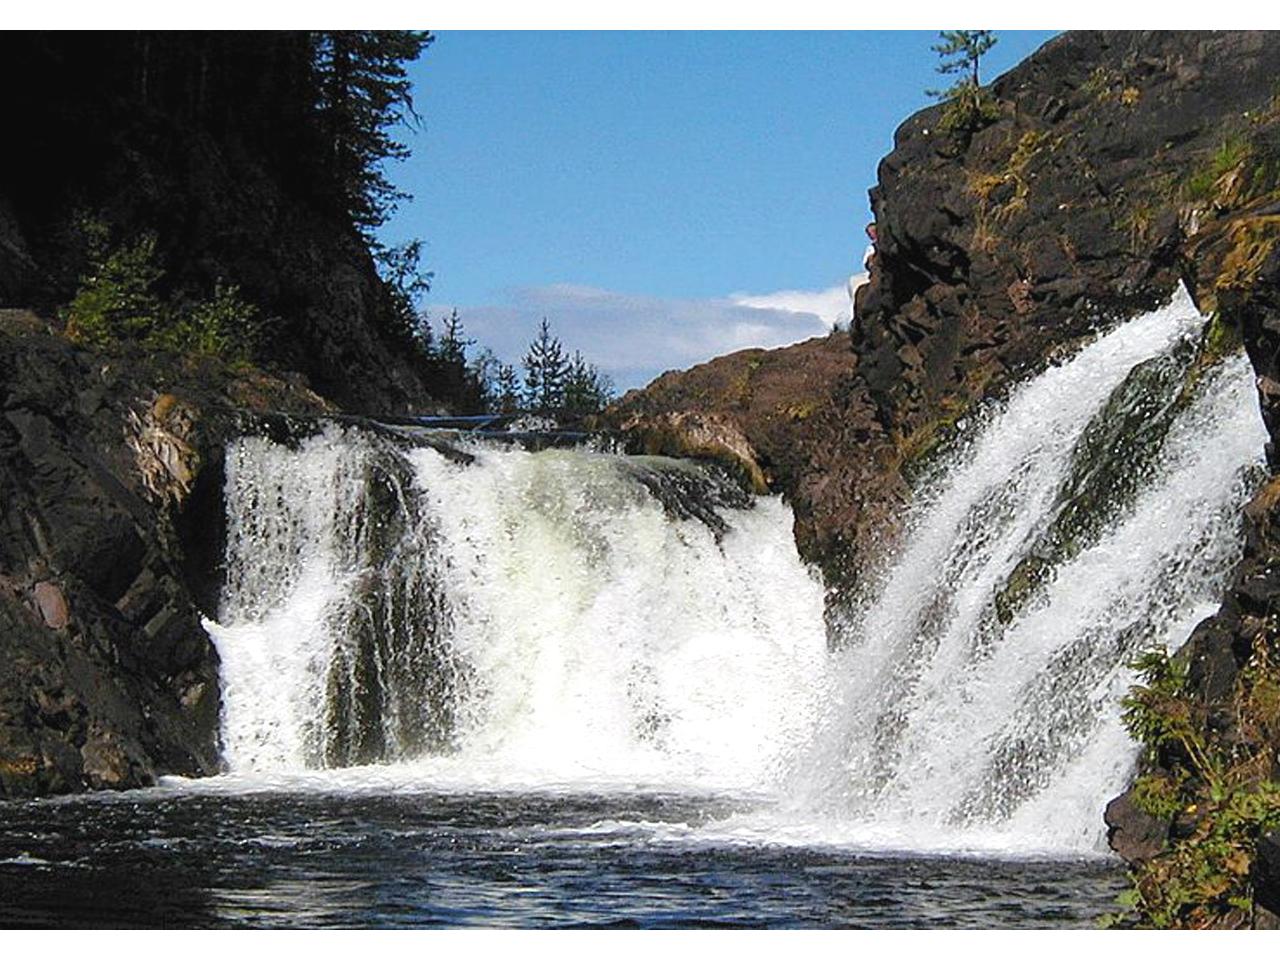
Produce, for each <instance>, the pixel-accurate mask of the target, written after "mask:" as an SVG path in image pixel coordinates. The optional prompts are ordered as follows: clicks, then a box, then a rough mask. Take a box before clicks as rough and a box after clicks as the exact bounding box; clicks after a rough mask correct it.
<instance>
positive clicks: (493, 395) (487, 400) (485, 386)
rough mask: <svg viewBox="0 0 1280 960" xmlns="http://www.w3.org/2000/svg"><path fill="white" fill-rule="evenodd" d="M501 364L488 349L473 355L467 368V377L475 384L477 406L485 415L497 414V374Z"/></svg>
mask: <svg viewBox="0 0 1280 960" xmlns="http://www.w3.org/2000/svg"><path fill="white" fill-rule="evenodd" d="M501 367H502V363H501V362H500V361H499V360H498V357H497V355H496V354H494V352H493V351H492V350H490V349H489V348H488V347H484V348H482V349H481V350H480V352H479V353H477V354H476V355H475V359H473V360H472V361H471V363H470V364H469V365H468V367H467V375H468V377H469V379H470V380H471V382H472V383H474V384H475V387H474V389H475V393H476V398H477V406H478V407H479V409H481V410H483V411H484V412H485V413H498V412H499V411H498V391H499V386H498V372H499V370H500V369H501Z"/></svg>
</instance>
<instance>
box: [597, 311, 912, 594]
mask: <svg viewBox="0 0 1280 960" xmlns="http://www.w3.org/2000/svg"><path fill="white" fill-rule="evenodd" d="M854 365H855V357H854V355H853V353H852V352H851V351H850V350H849V338H848V335H847V334H844V333H834V334H832V335H830V336H828V337H819V338H815V339H813V340H807V341H805V342H804V343H799V344H796V345H795V346H791V347H785V348H783V349H779V350H742V351H739V352H738V353H734V354H730V355H729V356H725V357H719V358H717V359H715V360H712V361H711V362H709V363H705V364H701V365H700V366H697V367H694V368H692V369H690V370H687V371H683V372H673V373H667V374H664V375H663V376H661V377H659V378H658V379H657V380H655V381H654V382H653V383H651V384H650V385H649V386H648V387H646V388H645V389H644V390H633V391H631V392H629V393H628V394H627V395H626V396H624V397H623V398H622V399H621V400H620V401H619V402H618V403H616V404H614V406H613V407H611V408H610V409H609V411H607V414H606V417H605V419H606V421H607V422H608V423H609V424H610V425H611V426H614V427H616V428H618V429H621V430H623V431H625V432H626V434H627V435H628V436H629V437H630V440H631V443H632V445H633V446H634V448H635V449H636V450H637V451H638V452H646V453H658V454H664V455H667V456H676V457H703V458H707V459H711V460H715V461H717V462H719V463H721V464H722V465H723V466H725V467H726V468H727V469H728V470H729V472H730V473H731V474H732V475H733V476H735V477H737V478H738V479H739V480H741V481H742V482H743V484H744V486H746V487H748V488H750V489H754V490H756V491H757V492H760V491H761V489H762V487H763V488H764V489H768V490H773V491H785V492H786V493H787V494H788V495H789V496H790V498H791V500H792V503H793V505H794V508H795V517H796V520H795V523H796V540H797V542H798V543H799V545H800V548H801V550H802V553H803V555H804V556H806V557H807V558H808V559H810V560H813V561H817V562H819V563H824V564H827V565H829V566H828V567H827V572H828V574H829V579H831V580H832V581H833V582H834V581H836V580H839V579H840V577H841V576H842V574H843V573H844V570H843V568H842V567H841V563H842V561H843V560H844V558H847V557H848V556H850V555H851V552H852V551H851V549H850V544H849V543H848V542H847V541H846V540H845V537H846V536H847V534H848V531H850V530H851V529H854V528H855V527H856V525H857V524H858V523H859V521H860V520H862V519H863V518H865V517H866V516H868V515H869V514H876V515H880V516H883V515H884V514H886V513H888V512H891V511H892V510H894V509H896V507H897V505H898V504H899V503H900V499H898V497H900V496H901V495H902V494H903V493H905V490H901V489H899V490H897V491H895V493H896V494H897V496H885V495H884V494H885V490H886V484H885V481H884V477H885V465H884V464H883V463H878V462H876V461H875V460H868V459H864V458H862V457H859V456H850V452H851V451H855V450H866V449H868V448H869V447H870V446H871V442H872V440H873V439H879V438H882V437H883V428H882V427H881V425H880V424H879V423H878V421H876V419H875V417H874V410H873V408H872V406H871V404H870V403H869V402H868V400H867V397H866V394H865V392H861V391H858V390H855V389H852V386H851V381H852V376H853V369H854Z"/></svg>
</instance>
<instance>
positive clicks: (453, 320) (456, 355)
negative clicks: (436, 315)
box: [436, 308, 475, 367]
mask: <svg viewBox="0 0 1280 960" xmlns="http://www.w3.org/2000/svg"><path fill="white" fill-rule="evenodd" d="M474 343H475V341H474V340H468V339H467V338H466V337H465V336H463V334H462V318H461V317H459V316H458V311H457V308H454V309H453V310H452V311H451V312H450V314H449V316H447V317H445V318H444V325H443V327H442V328H441V331H440V345H439V347H438V348H437V350H436V355H437V356H438V357H439V359H440V360H441V361H443V362H444V363H452V364H457V365H459V366H462V367H465V366H466V364H467V347H469V346H471V345H472V344H474Z"/></svg>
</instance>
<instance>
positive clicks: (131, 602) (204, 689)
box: [0, 311, 326, 797]
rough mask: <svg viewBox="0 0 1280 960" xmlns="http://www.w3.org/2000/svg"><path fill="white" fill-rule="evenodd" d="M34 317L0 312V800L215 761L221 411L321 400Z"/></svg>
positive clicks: (229, 415)
mask: <svg viewBox="0 0 1280 960" xmlns="http://www.w3.org/2000/svg"><path fill="white" fill-rule="evenodd" d="M42 328H43V325H42V324H41V322H40V321H38V320H37V319H36V318H35V317H33V316H31V315H29V314H22V313H19V312H16V311H0V797H4V796H31V795H37V794H46V793H63V792H70V791H77V790H83V789H98V788H104V789H118V788H125V787H136V786H143V785H146V784H148V783H151V782H153V780H154V778H155V776H156V775H157V774H161V773H182V774H202V773H211V772H215V771H216V770H217V765H218V753H217V743H216V737H217V723H218V704H219V700H218V680H217V658H216V653H215V651H214V649H213V646H212V644H211V643H210V641H209V639H208V637H207V636H206V635H205V632H204V630H203V628H202V626H201V624H200V614H201V612H202V610H204V611H206V612H209V613H212V612H213V611H212V609H211V608H210V607H209V606H208V604H209V603H210V602H211V599H212V598H214V597H215V596H216V585H215V584H214V582H213V581H214V580H215V579H216V571H215V569H214V568H215V567H216V564H217V562H218V561H219V559H220V557H218V556H213V555H209V553H208V551H209V550H210V549H212V551H213V552H215V553H216V551H217V549H218V548H217V544H218V531H219V529H220V526H221V524H222V523H223V519H224V518H223V515H222V500H221V483H220V474H219V469H218V468H219V462H220V457H221V451H222V448H223V445H224V443H225V441H226V438H227V437H228V436H230V435H232V434H233V433H234V432H236V431H237V430H238V429H239V426H240V421H241V419H242V415H239V414H236V413H234V412H233V411H232V407H233V406H241V407H243V406H245V405H251V404H254V405H256V404H263V405H267V406H269V407H271V408H274V409H294V410H300V411H319V410H324V409H326V407H325V404H324V403H323V401H321V400H320V399H319V398H318V397H316V396H315V395H314V394H310V393H308V392H307V391H305V390H302V389H300V388H299V387H297V386H296V385H290V384H286V383H284V382H281V381H277V380H273V379H272V378H269V377H265V376H262V375H243V376H240V377H237V376H235V375H233V374H232V373H230V372H229V371H227V370H225V369H223V368H221V367H220V366H218V365H216V364H202V365H200V367H199V369H196V368H191V369H184V368H183V363H182V362H181V361H177V360H175V359H174V358H146V357H143V356H141V355H138V354H127V353H125V354H110V355H104V354H97V353H91V352H88V351H84V350H80V349H76V348H74V347H72V346H71V345H70V344H68V343H66V342H65V341H63V340H61V339H60V338H57V337H55V336H52V335H50V334H48V333H46V332H44V331H43V329H42ZM202 551H205V553H202Z"/></svg>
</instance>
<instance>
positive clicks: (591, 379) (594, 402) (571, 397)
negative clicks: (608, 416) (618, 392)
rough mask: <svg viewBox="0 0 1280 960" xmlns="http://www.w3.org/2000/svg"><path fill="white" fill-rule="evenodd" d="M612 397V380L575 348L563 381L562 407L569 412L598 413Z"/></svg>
mask: <svg viewBox="0 0 1280 960" xmlns="http://www.w3.org/2000/svg"><path fill="white" fill-rule="evenodd" d="M612 399H613V382H612V381H611V380H610V379H609V378H608V377H607V376H605V375H604V374H602V373H601V372H600V371H599V370H597V369H596V368H595V366H594V365H592V364H590V363H587V361H586V360H584V359H583V357H582V354H581V353H580V352H579V351H577V350H575V351H574V352H573V358H572V359H571V360H570V361H569V368H568V371H567V372H566V374H565V381H564V409H565V412H567V413H570V414H587V413H598V412H600V411H601V410H603V409H604V408H605V407H606V406H607V405H608V404H609V401H610V400H612Z"/></svg>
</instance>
